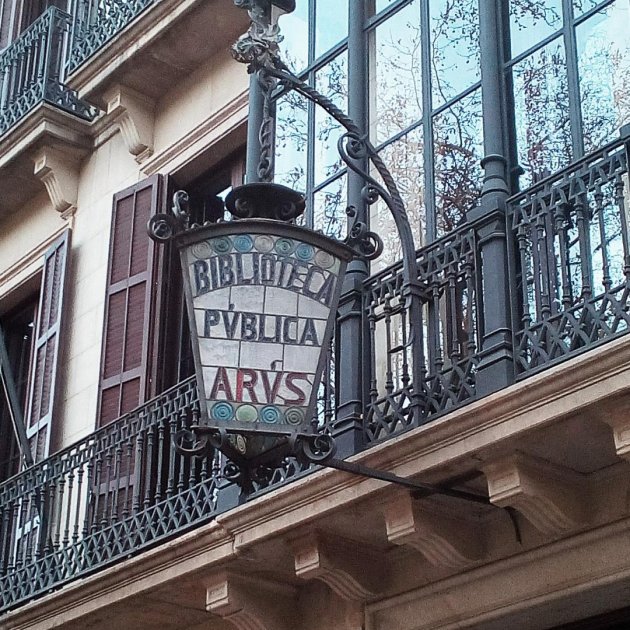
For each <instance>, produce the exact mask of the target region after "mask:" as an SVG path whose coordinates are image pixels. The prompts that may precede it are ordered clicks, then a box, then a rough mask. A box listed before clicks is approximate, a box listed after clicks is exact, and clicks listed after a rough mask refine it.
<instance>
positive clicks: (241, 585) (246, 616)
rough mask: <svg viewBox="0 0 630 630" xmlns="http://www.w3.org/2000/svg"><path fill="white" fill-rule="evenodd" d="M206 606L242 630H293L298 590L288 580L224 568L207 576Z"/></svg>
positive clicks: (295, 625)
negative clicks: (285, 582)
mask: <svg viewBox="0 0 630 630" xmlns="http://www.w3.org/2000/svg"><path fill="white" fill-rule="evenodd" d="M205 585H206V610H207V611H208V612H210V613H213V614H215V615H217V616H219V617H221V618H222V619H225V620H227V621H229V622H230V623H232V624H234V626H235V627H236V628H237V629H238V630H293V629H294V628H296V627H297V625H298V624H297V623H296V613H297V599H296V590H295V589H294V588H292V587H291V586H288V585H286V584H280V583H277V582H272V581H270V580H268V579H265V580H264V581H263V580H259V579H253V578H250V577H247V578H245V577H243V576H240V575H238V576H237V575H235V574H232V573H229V572H228V571H224V572H221V573H218V574H216V575H215V576H213V577H212V578H209V579H208V580H206V584H205Z"/></svg>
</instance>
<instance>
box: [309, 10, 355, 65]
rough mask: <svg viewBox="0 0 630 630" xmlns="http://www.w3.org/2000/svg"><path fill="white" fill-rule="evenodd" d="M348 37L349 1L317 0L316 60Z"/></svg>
mask: <svg viewBox="0 0 630 630" xmlns="http://www.w3.org/2000/svg"><path fill="white" fill-rule="evenodd" d="M354 1H356V0H354ZM298 4H299V3H298ZM347 36H348V0H317V4H316V16H315V58H317V57H319V56H321V55H323V54H324V53H325V52H326V51H328V50H330V49H331V48H332V47H333V46H335V45H336V44H338V43H339V42H340V41H341V40H342V39H344V38H346V37H347Z"/></svg>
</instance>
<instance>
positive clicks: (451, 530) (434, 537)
mask: <svg viewBox="0 0 630 630" xmlns="http://www.w3.org/2000/svg"><path fill="white" fill-rule="evenodd" d="M383 513H384V515H385V525H386V527H387V539H388V540H389V542H391V543H394V544H395V545H408V546H409V547H412V548H413V549H415V550H417V551H419V552H420V553H421V554H422V555H423V556H424V557H425V558H426V559H427V560H428V561H429V562H430V563H431V564H432V565H434V566H436V567H449V568H454V569H461V568H464V567H466V566H467V565H469V564H471V563H472V562H475V561H476V560H479V559H481V558H482V557H483V556H484V545H483V538H482V532H481V530H480V528H479V526H478V524H477V523H476V522H475V521H474V519H473V518H470V517H468V518H466V517H464V516H462V517H459V515H457V514H453V513H449V512H448V511H447V510H446V508H445V507H443V506H441V505H439V504H438V503H437V502H435V501H431V500H430V499H422V500H413V499H412V498H411V496H410V495H409V493H404V494H400V495H399V496H397V497H396V498H394V499H392V500H391V501H389V502H387V503H386V504H385V506H384V508H383Z"/></svg>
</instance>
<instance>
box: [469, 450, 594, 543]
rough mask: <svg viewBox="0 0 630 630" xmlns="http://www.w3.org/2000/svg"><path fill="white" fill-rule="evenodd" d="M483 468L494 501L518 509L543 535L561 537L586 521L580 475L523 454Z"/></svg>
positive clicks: (583, 484)
mask: <svg viewBox="0 0 630 630" xmlns="http://www.w3.org/2000/svg"><path fill="white" fill-rule="evenodd" d="M482 469H483V472H484V474H485V476H486V479H487V481H488V493H489V496H490V501H491V502H492V503H494V504H495V505H498V506H499V507H511V508H514V509H515V510H517V511H518V512H520V513H521V514H522V515H523V516H524V517H525V518H526V519H527V520H529V521H530V522H531V523H532V525H534V527H536V529H538V530H539V531H541V532H542V533H543V534H547V535H551V536H557V535H559V534H562V533H564V532H566V531H568V530H572V529H576V528H579V527H580V526H582V525H583V524H584V523H585V522H586V506H587V504H588V498H587V496H586V493H587V488H586V486H585V481H584V480H583V479H582V477H581V476H580V475H579V474H578V473H576V472H574V471H572V470H569V469H567V468H562V467H560V466H556V465H552V464H550V463H549V462H546V461H543V460H539V459H535V458H533V457H531V456H528V455H525V454H523V453H514V454H513V455H510V456H508V457H505V458H503V459H501V460H497V461H494V462H492V463H488V464H486V465H485V466H483V467H482Z"/></svg>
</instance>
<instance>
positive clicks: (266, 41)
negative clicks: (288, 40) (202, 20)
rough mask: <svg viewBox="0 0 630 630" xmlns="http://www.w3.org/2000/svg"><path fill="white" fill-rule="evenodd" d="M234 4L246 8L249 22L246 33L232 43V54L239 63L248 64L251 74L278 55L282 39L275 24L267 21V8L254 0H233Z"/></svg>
mask: <svg viewBox="0 0 630 630" xmlns="http://www.w3.org/2000/svg"><path fill="white" fill-rule="evenodd" d="M234 4H235V5H236V6H237V7H239V8H242V9H247V12H248V13H249V17H250V18H251V24H250V27H249V29H248V30H247V33H245V34H244V35H241V36H240V37H239V38H238V39H237V40H236V42H235V43H234V44H233V45H232V56H233V57H234V59H235V60H236V61H238V62H240V63H246V64H248V68H247V71H248V72H249V73H250V74H251V73H253V72H255V71H256V70H258V69H259V68H261V67H263V66H265V65H267V64H270V63H272V62H273V59H275V58H277V57H278V54H279V52H280V49H279V44H280V42H281V41H282V36H281V35H280V30H279V28H278V25H277V24H271V23H270V21H269V14H268V8H267V7H264V6H262V5H261V3H260V2H256V1H255V0H234Z"/></svg>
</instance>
